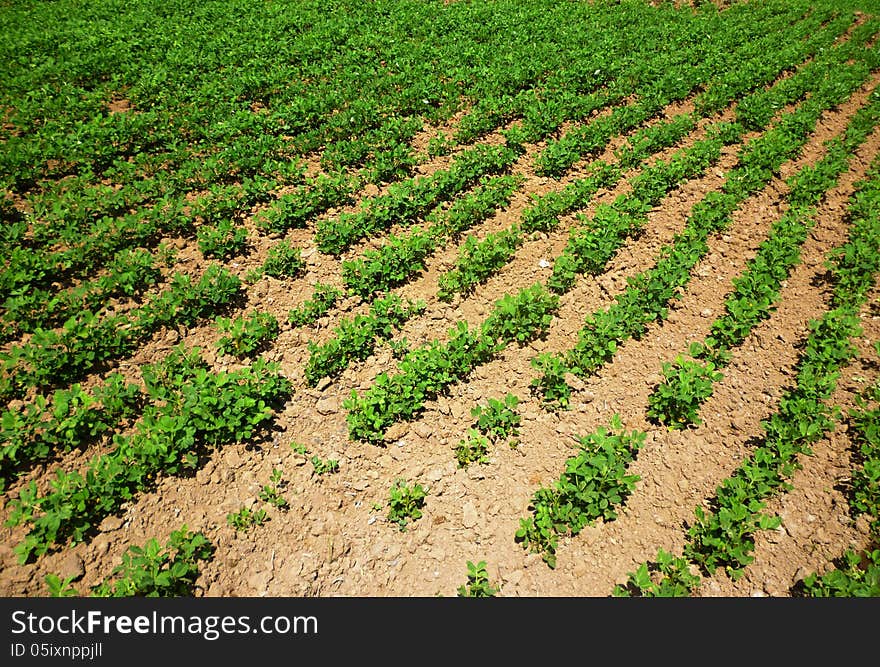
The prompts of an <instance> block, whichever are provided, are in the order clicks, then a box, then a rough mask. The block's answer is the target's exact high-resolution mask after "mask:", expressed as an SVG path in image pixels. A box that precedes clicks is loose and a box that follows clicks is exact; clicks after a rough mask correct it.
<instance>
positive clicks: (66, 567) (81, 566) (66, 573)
mask: <svg viewBox="0 0 880 667" xmlns="http://www.w3.org/2000/svg"><path fill="white" fill-rule="evenodd" d="M85 573H86V566H85V563H83V559H82V558H80V557H79V556H78V555H77V554H70V555H68V556H67V558H65V559H64V560H63V561H62V562H61V567H59V568H58V576H59V577H61V579H62V580H63V579H70V580H71V581H79V580H80V579H82V578H83V576H84V575H85Z"/></svg>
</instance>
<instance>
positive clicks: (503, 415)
mask: <svg viewBox="0 0 880 667" xmlns="http://www.w3.org/2000/svg"><path fill="white" fill-rule="evenodd" d="M518 404H519V398H518V397H517V396H515V395H514V394H507V395H506V396H505V397H504V400H498V399H497V398H491V397H490V398H489V399H488V401H487V405H486V406H485V407H483V406H480V405H477V406H474V407H473V408H472V409H471V416H472V417H474V418H476V420H477V421H476V427H477V429H478V430H479V431H480V432H481V433H483V434H485V435H487V436H489V437H490V438H492V439H493V440H494V441H496V442H497V441H499V440H509V443H510V446H511V447H515V446H516V444H517V441H516V440H511V438H514V437H515V436H516V435H517V434H518V433H519V426H520V423H521V421H522V419H521V417H520V416H519V414H518V413H517V412H516V406H517V405H518Z"/></svg>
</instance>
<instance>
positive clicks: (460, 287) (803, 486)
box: [0, 0, 880, 597]
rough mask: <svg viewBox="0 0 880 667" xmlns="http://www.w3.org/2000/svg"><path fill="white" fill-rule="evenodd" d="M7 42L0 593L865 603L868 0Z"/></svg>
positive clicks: (869, 475) (870, 486)
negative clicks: (832, 599)
mask: <svg viewBox="0 0 880 667" xmlns="http://www.w3.org/2000/svg"><path fill="white" fill-rule="evenodd" d="M0 27H2V30H3V34H5V35H9V36H10V38H9V39H7V40H4V43H3V44H2V45H0V56H2V58H0V63H2V64H0V109H2V115H3V118H2V121H3V122H2V129H0V142H2V144H0V186H2V200H0V215H2V226H0V254H2V258H3V270H2V273H0V399H2V406H0V410H2V418H0V495H2V511H0V514H2V525H0V536H2V538H0V595H3V596H9V597H16V596H26V597H40V596H50V595H81V596H89V595H94V596H134V595H160V596H188V595H193V596H210V597H231V596H273V597H306V596H322V597H326V596H351V597H355V596H356V597H363V596H368V597H374V596H404V597H413V596H418V597H431V596H456V595H460V596H473V597H476V596H488V595H496V596H508V597H535V596H541V597H561V596H580V597H607V596H682V597H685V596H690V597H757V596H762V597H765V596H766V597H800V596H817V597H818V596H846V597H854V596H878V595H880V458H878V457H880V372H878V371H880V89H878V88H877V86H878V84H880V46H878V37H880V5H878V4H877V3H876V2H868V1H859V0H836V1H835V2H818V1H814V0H785V1H782V0H756V1H748V2H747V1H743V2H736V1H732V2H720V3H711V2H703V3H672V2H653V3H648V2H642V1H636V0H622V1H620V2H605V1H601V0H597V1H595V2H551V1H549V0H535V1H533V2H520V1H518V0H517V1H514V0H497V1H478V0H472V1H468V0H459V1H457V2H456V1H453V2H442V1H440V0H433V1H420V2H415V1H410V0H395V1H391V0H376V1H374V2H350V1H348V0H333V1H332V2H317V1H313V0H300V1H297V2H291V1H289V0H265V1H262V2H252V1H246V0H217V1H213V2H198V3H196V2H193V1H192V0H172V1H170V2H169V1H167V0H166V1H163V2H157V1H156V0H138V1H136V2H122V1H120V0H97V1H95V2H88V3H84V2H78V1H77V0H58V1H56V2H53V3H35V2H24V1H18V0H8V1H7V2H4V3H2V5H0Z"/></svg>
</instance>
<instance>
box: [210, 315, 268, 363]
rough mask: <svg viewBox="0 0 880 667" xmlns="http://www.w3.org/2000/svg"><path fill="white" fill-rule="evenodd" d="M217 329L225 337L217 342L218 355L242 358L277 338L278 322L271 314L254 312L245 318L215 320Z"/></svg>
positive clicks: (220, 318) (219, 318)
mask: <svg viewBox="0 0 880 667" xmlns="http://www.w3.org/2000/svg"><path fill="white" fill-rule="evenodd" d="M217 328H218V329H220V331H222V332H223V333H225V334H226V335H224V336H222V337H221V338H220V340H218V341H217V350H218V352H220V354H232V355H235V356H237V357H244V356H247V355H250V354H254V353H255V352H258V351H259V350H261V349H263V348H265V347H266V346H268V345H269V344H270V343H271V341H272V340H274V339H275V338H277V337H278V331H279V327H278V320H276V319H275V316H274V315H272V314H271V313H262V312H259V311H254V312H252V313H250V314H249V315H247V316H246V317H243V316H238V317H236V318H235V319H234V320H230V319H229V318H228V317H218V318H217Z"/></svg>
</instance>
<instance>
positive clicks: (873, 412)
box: [792, 345, 880, 598]
mask: <svg viewBox="0 0 880 667" xmlns="http://www.w3.org/2000/svg"><path fill="white" fill-rule="evenodd" d="M877 352H878V356H880V345H878V350H877ZM878 400H880V384H878V383H877V382H875V383H874V385H873V386H871V387H869V388H868V389H867V390H866V391H865V392H863V395H860V396H857V397H856V407H855V408H854V409H852V410H850V411H849V413H848V414H847V417H846V419H847V423H848V425H849V429H848V430H847V434H848V435H849V436H850V439H851V442H852V447H851V450H852V456H853V470H852V477H851V479H850V481H849V485H848V488H847V500H848V501H849V507H850V515H851V516H852V518H854V519H857V518H859V517H862V516H864V517H866V518H868V519H869V521H870V530H869V542H868V544H867V545H866V546H865V547H864V548H861V549H859V548H856V547H851V548H849V549H847V550H846V551H845V552H844V553H843V554H841V556H840V557H838V558H836V559H835V560H834V562H833V563H832V564H831V565H832V566H831V567H830V568H828V569H827V570H826V571H825V572H823V573H821V574H820V573H819V572H812V573H811V574H809V575H807V576H806V577H804V578H803V579H802V580H800V581H798V582H797V583H796V584H795V585H794V586H793V587H792V591H793V594H794V595H797V596H807V597H848V598H852V597H874V598H876V597H880V408H878V407H876V401H878ZM871 401H873V402H874V405H875V407H873V408H872V407H870V402H871Z"/></svg>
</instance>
